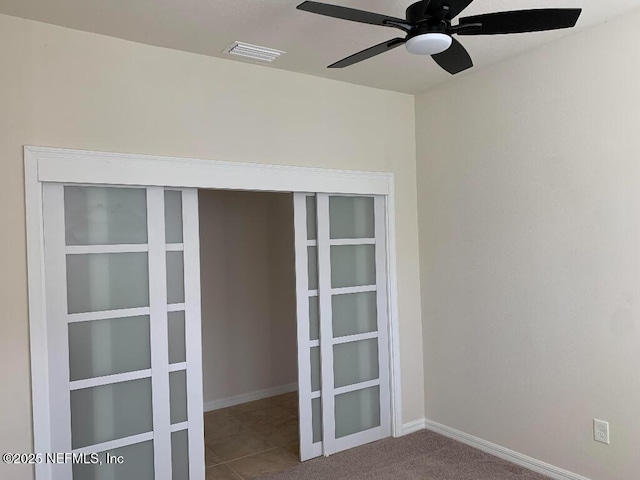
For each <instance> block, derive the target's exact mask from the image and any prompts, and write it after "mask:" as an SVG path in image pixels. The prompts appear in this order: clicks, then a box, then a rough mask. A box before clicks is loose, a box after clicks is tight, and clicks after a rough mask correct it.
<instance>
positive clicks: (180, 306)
mask: <svg viewBox="0 0 640 480" xmlns="http://www.w3.org/2000/svg"><path fill="white" fill-rule="evenodd" d="M185 308H187V307H186V305H185V304H184V303H170V304H169V305H167V312H182V311H184V309H185Z"/></svg>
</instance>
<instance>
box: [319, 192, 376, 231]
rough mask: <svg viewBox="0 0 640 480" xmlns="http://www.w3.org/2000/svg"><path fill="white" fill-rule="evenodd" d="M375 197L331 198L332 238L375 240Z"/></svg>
mask: <svg viewBox="0 0 640 480" xmlns="http://www.w3.org/2000/svg"><path fill="white" fill-rule="evenodd" d="M374 217H375V215H374V209H373V197H329V232H330V233H329V236H330V238H374V237H375V223H374Z"/></svg>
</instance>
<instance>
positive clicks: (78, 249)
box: [65, 243, 149, 255]
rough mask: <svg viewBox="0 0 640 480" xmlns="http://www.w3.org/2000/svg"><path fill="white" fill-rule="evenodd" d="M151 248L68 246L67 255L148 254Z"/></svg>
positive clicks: (141, 245)
mask: <svg viewBox="0 0 640 480" xmlns="http://www.w3.org/2000/svg"><path fill="white" fill-rule="evenodd" d="M148 251H149V246H148V245H147V244H146V243H145V244H140V245H67V246H66V247H65V253H67V254H68V255H85V254H87V253H137V252H148Z"/></svg>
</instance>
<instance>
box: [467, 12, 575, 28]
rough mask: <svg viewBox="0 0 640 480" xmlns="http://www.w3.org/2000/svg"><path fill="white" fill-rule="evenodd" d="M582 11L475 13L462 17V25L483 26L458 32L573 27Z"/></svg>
mask: <svg viewBox="0 0 640 480" xmlns="http://www.w3.org/2000/svg"><path fill="white" fill-rule="evenodd" d="M581 13H582V9H580V8H546V9H539V10H520V11H515V12H498V13H487V14H485V15H475V16H473V17H465V18H461V19H460V25H461V26H464V25H468V24H482V26H481V27H480V26H478V27H477V28H469V29H462V30H460V31H459V32H458V34H459V35H498V34H503V33H525V32H542V31H545V30H557V29H560V28H571V27H574V26H575V25H576V23H577V22H578V18H580V14H581Z"/></svg>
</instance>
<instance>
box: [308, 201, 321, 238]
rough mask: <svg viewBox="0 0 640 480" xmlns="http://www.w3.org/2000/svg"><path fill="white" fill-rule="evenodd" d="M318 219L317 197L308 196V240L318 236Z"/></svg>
mask: <svg viewBox="0 0 640 480" xmlns="http://www.w3.org/2000/svg"><path fill="white" fill-rule="evenodd" d="M317 229H318V224H317V221H316V197H307V240H315V239H316V238H318V233H317Z"/></svg>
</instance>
